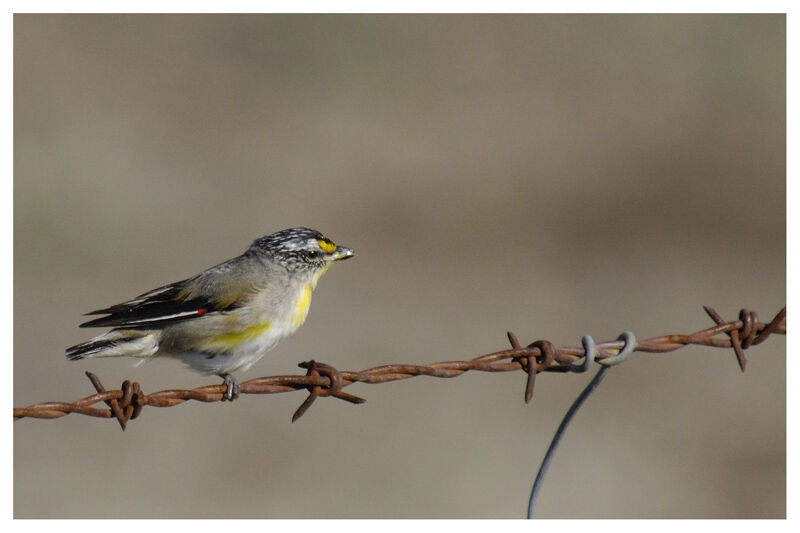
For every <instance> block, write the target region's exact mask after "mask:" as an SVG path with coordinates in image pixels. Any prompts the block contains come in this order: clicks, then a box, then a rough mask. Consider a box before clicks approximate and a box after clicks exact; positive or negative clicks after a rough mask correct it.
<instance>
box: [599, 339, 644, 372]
mask: <svg viewBox="0 0 800 533" xmlns="http://www.w3.org/2000/svg"><path fill="white" fill-rule="evenodd" d="M617 340H618V341H625V345H624V346H623V347H622V349H621V350H620V351H619V353H617V355H615V356H613V357H606V358H605V359H598V360H597V362H598V363H600V364H601V365H603V366H614V365H618V364H620V363H621V362H622V361H624V360H625V359H627V358H628V356H629V355H630V354H632V353H633V352H634V350H636V335H634V334H633V332H632V331H624V332H623V333H621V334H620V336H619V337H617Z"/></svg>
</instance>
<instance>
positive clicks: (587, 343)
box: [528, 331, 636, 518]
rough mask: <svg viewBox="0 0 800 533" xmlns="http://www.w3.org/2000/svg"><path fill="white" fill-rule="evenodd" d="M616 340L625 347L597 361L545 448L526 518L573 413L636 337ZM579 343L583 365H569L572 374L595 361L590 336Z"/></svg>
mask: <svg viewBox="0 0 800 533" xmlns="http://www.w3.org/2000/svg"><path fill="white" fill-rule="evenodd" d="M617 340H621V341H625V345H624V346H623V347H622V349H621V350H620V351H619V353H618V354H617V355H615V356H613V357H607V358H605V359H598V360H597V362H598V363H600V364H601V367H600V370H598V371H597V374H595V376H594V378H592V381H590V382H589V384H588V385H586V388H585V389H583V391H582V392H581V393H580V394H579V395H578V397H577V398H576V399H575V401H574V402H573V404H572V405H571V406H570V408H569V410H568V411H567V414H566V415H564V418H563V420H561V424H560V425H559V426H558V429H557V430H556V434H555V435H553V440H552V441H551V442H550V447H549V448H547V453H545V455H544V459H542V464H541V466H540V467H539V472H537V474H536V479H535V480H534V482H533V487H532V488H531V496H530V498H529V500H528V518H534V517H535V516H536V502H537V500H538V499H539V491H540V490H541V488H542V484H543V483H544V477H545V475H546V474H547V470H548V468H550V463H551V462H552V460H553V456H554V455H555V453H556V449H558V444H559V443H560V442H561V437H563V436H564V432H565V431H566V430H567V426H568V425H569V423H570V421H571V420H572V418H573V417H574V416H575V413H577V412H578V409H580V408H581V405H583V402H585V401H586V399H587V398H588V397H589V395H591V394H592V392H593V391H594V390H595V389H596V388H597V386H598V385H599V384H600V382H601V381H603V377H605V375H606V373H607V372H608V371H609V370H611V367H612V366H613V365H616V364H619V363H621V362H622V361H624V360H625V359H626V358H627V357H628V356H629V355H630V354H632V353H633V351H634V350H635V349H636V336H635V335H634V334H633V333H632V332H630V331H626V332H624V333H622V334H621V335H620V336H619V337H617ZM581 341H582V342H583V350H584V352H585V353H586V357H585V359H584V360H583V363H581V364H575V363H572V364H571V365H570V368H571V369H572V371H573V372H586V371H587V370H588V369H589V367H590V366H591V365H592V362H593V361H594V360H595V355H597V346H596V344H595V342H594V339H593V338H592V337H591V336H589V335H584V336H583V339H582V340H581Z"/></svg>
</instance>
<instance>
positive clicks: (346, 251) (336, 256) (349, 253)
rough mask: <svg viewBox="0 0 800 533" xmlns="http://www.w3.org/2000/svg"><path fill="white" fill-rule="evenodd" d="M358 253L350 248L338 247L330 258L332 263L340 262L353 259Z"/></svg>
mask: <svg viewBox="0 0 800 533" xmlns="http://www.w3.org/2000/svg"><path fill="white" fill-rule="evenodd" d="M354 255H356V253H355V252H354V251H353V250H351V249H350V248H345V247H344V246H337V247H336V250H335V251H334V252H333V253H332V254H331V255H330V256H329V257H330V258H331V261H339V260H340V259H348V258H350V257H353V256H354Z"/></svg>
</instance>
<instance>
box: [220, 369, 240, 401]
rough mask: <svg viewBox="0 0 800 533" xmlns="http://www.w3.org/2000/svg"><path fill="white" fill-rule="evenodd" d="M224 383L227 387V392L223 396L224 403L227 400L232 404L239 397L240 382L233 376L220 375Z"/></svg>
mask: <svg viewBox="0 0 800 533" xmlns="http://www.w3.org/2000/svg"><path fill="white" fill-rule="evenodd" d="M220 377H221V378H222V380H223V381H222V382H223V384H224V385H225V392H224V393H223V394H222V401H223V402H224V401H225V400H227V401H229V402H232V401H233V400H235V399H237V398H238V397H239V394H240V393H241V387H240V386H239V381H238V380H237V379H236V378H235V377H233V374H220Z"/></svg>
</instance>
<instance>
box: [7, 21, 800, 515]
mask: <svg viewBox="0 0 800 533" xmlns="http://www.w3.org/2000/svg"><path fill="white" fill-rule="evenodd" d="M785 59H786V56H785V18H784V17H783V16H781V15H774V16H773V15H770V16H758V15H749V16H713V15H712V16H702V15H692V16H677V15H669V16H658V15H654V16H625V15H615V16H599V15H593V16H578V15H564V16H560V15H546V16H538V15H504V16H334V15H330V16H284V15H281V16H270V15H264V16H253V15H241V16H239V15H237V16H214V15H208V16H189V15H172V16H170V15H161V16H144V15H137V16H123V15H111V16H106V15H80V16H65V15H58V16H51V15H17V16H16V17H15V18H14V131H15V142H14V156H15V157H14V159H15V161H14V165H15V172H14V174H15V176H14V177H15V179H14V221H15V224H14V267H15V280H14V334H15V335H14V405H15V406H25V405H29V404H32V403H37V402H41V401H47V400H63V401H73V400H76V399H78V398H82V397H84V396H87V395H89V394H91V393H92V391H93V389H92V387H91V385H90V383H89V382H88V380H87V379H86V377H85V376H84V371H86V370H90V371H92V372H94V373H96V374H97V375H98V376H99V377H100V378H101V379H102V381H103V383H104V384H105V386H106V387H107V388H118V387H119V384H120V383H121V382H122V381H123V379H132V380H136V381H138V382H139V383H141V386H142V388H143V390H144V391H145V392H155V391H157V390H162V389H167V388H192V387H196V386H200V385H204V384H211V383H218V382H219V380H218V379H217V378H215V377H210V378H209V377H203V376H201V375H199V374H194V373H192V372H189V371H187V370H185V369H184V368H183V367H182V365H180V364H179V363H177V362H175V361H170V360H166V361H165V360H157V361H154V362H152V363H149V364H146V365H143V366H141V367H138V368H133V367H132V361H131V360H129V359H105V360H85V361H81V362H77V363H71V362H68V361H66V360H65V358H64V355H63V354H64V348H65V347H67V346H70V345H72V344H76V343H78V342H81V341H83V340H86V339H88V338H89V337H90V336H92V335H94V334H99V333H100V332H101V331H100V330H85V329H79V328H78V324H79V323H81V321H82V320H83V317H82V316H81V315H82V313H84V312H87V311H89V310H92V309H96V308H98V307H104V306H107V305H110V304H114V303H117V302H119V301H122V300H125V299H128V298H130V297H133V296H135V295H137V294H140V293H142V292H144V291H146V290H149V289H152V288H154V287H157V286H160V285H163V284H165V283H167V282H172V281H176V280H180V279H183V278H185V277H187V276H190V275H192V274H195V273H197V272H199V271H200V270H202V269H205V268H207V267H209V266H212V265H214V264H217V263H219V262H221V261H223V260H225V259H228V258H230V257H232V256H235V255H238V254H239V253H241V252H243V251H244V250H245V249H246V248H247V246H248V245H249V244H250V242H251V241H252V240H253V239H255V238H257V237H259V236H261V235H263V234H268V233H272V232H274V231H277V230H280V229H283V228H287V227H292V226H299V225H304V226H309V227H312V228H316V229H319V230H321V231H322V232H324V233H325V234H327V235H328V236H329V237H331V238H332V239H334V240H336V241H337V242H339V243H341V244H344V245H346V246H350V247H352V248H354V249H356V250H357V252H358V254H359V255H358V257H357V258H356V259H354V260H352V261H348V262H346V263H341V264H337V265H336V266H335V267H334V268H332V269H331V270H330V272H329V273H328V274H326V276H325V277H324V278H323V279H322V281H321V282H320V285H319V287H318V288H317V290H316V291H315V294H314V302H313V305H312V307H311V312H310V314H309V317H308V320H307V321H306V324H305V326H304V327H303V328H302V329H301V330H300V331H299V332H298V334H297V335H295V336H294V337H292V338H290V339H287V340H285V341H284V342H283V343H281V344H280V346H278V348H276V349H275V350H273V351H272V352H270V353H269V354H268V355H267V356H266V357H264V358H263V359H262V360H261V361H260V362H259V363H258V364H256V365H255V366H254V367H253V368H252V369H250V371H248V372H246V373H244V374H240V375H239V378H240V379H242V380H245V379H250V378H254V377H258V376H265V375H279V374H294V373H302V372H304V371H302V370H300V369H298V368H297V366H296V365H297V363H298V362H300V361H304V360H308V359H311V358H314V359H317V360H320V361H324V362H326V363H328V364H331V365H334V366H336V367H337V368H339V369H342V370H360V369H364V368H368V367H373V366H377V365H381V364H388V363H419V364H423V363H430V362H434V361H441V360H453V359H467V358H471V357H474V356H477V355H481V354H484V353H487V352H492V351H496V350H501V349H505V348H506V347H507V340H506V335H505V332H506V331H507V330H512V331H514V332H516V333H517V335H518V336H519V337H520V340H521V341H522V342H524V343H529V342H531V341H533V340H536V339H548V340H550V341H552V342H553V343H555V344H556V345H557V346H579V345H580V338H581V336H582V335H583V334H587V333H590V334H592V335H594V336H595V338H596V339H597V340H598V341H604V340H613V339H614V338H616V336H617V335H618V334H619V333H620V332H621V331H623V330H628V329H629V330H632V331H634V332H636V334H637V335H638V337H639V338H640V339H645V338H648V337H653V336H657V335H663V334H670V333H690V332H693V331H697V330H699V329H703V328H706V327H709V326H710V325H712V323H711V321H710V320H709V319H708V318H707V317H706V315H705V313H704V312H703V310H702V305H703V304H705V305H709V306H711V307H714V308H716V309H717V310H718V311H719V312H720V313H721V314H722V315H723V316H724V317H725V318H726V319H733V318H735V317H736V316H737V314H738V312H739V309H740V308H742V307H747V308H750V309H754V310H756V311H758V312H759V313H760V315H761V318H762V320H763V321H768V320H769V319H771V318H772V316H773V315H774V314H775V313H776V312H777V311H778V310H779V309H780V308H781V307H782V306H783V305H784V304H785V285H786V277H785V238H786V230H785V216H786V211H785V196H784V191H785V157H786V151H785V111H786V105H785V99H786V93H785ZM748 356H749V361H750V362H749V365H748V367H747V372H746V373H744V374H742V373H741V372H740V371H739V368H738V366H737V364H736V362H735V357H734V354H733V352H732V351H730V350H719V349H711V348H701V347H690V348H688V349H684V350H680V351H678V352H675V353H672V354H664V355H647V354H637V355H635V356H633V357H631V358H630V359H629V360H628V361H626V362H625V364H623V365H621V366H619V367H617V368H615V369H614V370H613V371H612V372H611V373H610V374H609V375H608V376H607V377H606V379H605V381H604V382H603V384H602V385H601V386H600V388H599V389H598V391H597V392H596V393H595V395H594V396H593V397H592V398H591V399H590V400H589V401H588V403H587V405H586V406H585V407H584V408H583V410H582V411H581V412H580V413H579V414H578V416H577V418H576V419H575V420H574V421H573V425H572V426H571V427H570V430H569V431H568V432H567V434H566V436H565V438H564V441H563V444H562V446H561V448H560V450H559V451H558V454H557V455H556V458H555V461H554V463H553V464H552V466H551V469H550V473H549V475H548V479H547V480H546V482H545V485H544V488H543V490H542V493H541V499H540V502H539V510H538V516H539V517H542V518H548V517H559V518H582V517H595V518H600V517H654V518H664V517H695V518H700V517H717V518H723V517H724V518H734V517H751V518H756V517H771V518H778V517H784V516H785V514H786V508H785V496H786V493H785V487H786V474H785V466H786V446H785V437H786V427H785V417H786V403H785V393H786V388H785V378H786V373H785V341H784V338H783V337H779V336H775V337H772V338H770V339H769V340H768V341H767V342H765V343H764V344H762V345H760V346H757V347H753V348H752V349H751V350H749V351H748ZM589 379H590V376H589V375H587V374H583V375H578V374H570V375H561V374H543V375H541V376H540V378H539V379H538V380H537V385H536V394H535V396H534V399H533V402H532V403H531V404H530V405H525V404H524V403H523V389H524V382H525V377H524V374H523V373H522V372H511V373H505V374H479V373H470V374H467V375H464V376H462V377H459V378H457V379H452V380H437V379H434V378H424V377H423V378H416V379H412V380H406V381H401V382H395V383H391V384H384V385H381V386H370V385H354V386H352V387H350V388H349V389H348V392H351V393H353V394H357V395H360V396H363V397H365V398H366V399H367V402H366V403H365V404H363V405H360V406H354V405H350V404H347V403H345V402H341V401H336V400H332V399H321V400H319V401H318V402H317V403H316V404H315V405H314V406H313V407H312V408H311V410H310V411H309V412H308V413H307V414H306V415H305V416H304V417H303V418H302V419H300V420H299V421H298V422H297V423H294V424H291V423H290V417H291V415H292V413H293V411H294V409H295V408H296V407H297V406H298V405H299V404H300V403H301V402H302V401H303V399H304V398H305V396H306V394H305V393H290V394H278V395H270V396H263V397H261V396H243V397H242V399H240V400H239V401H237V402H236V403H234V404H228V403H224V404H223V403H216V404H201V403H186V404H183V405H180V406H177V407H173V408H170V409H157V408H148V409H145V410H144V411H143V412H142V415H141V416H140V418H139V419H137V420H135V421H133V422H131V423H130V424H129V426H128V430H127V431H126V432H125V433H123V432H121V431H120V429H119V427H118V425H117V423H116V422H115V421H110V420H102V419H94V418H88V417H84V416H79V415H70V416H68V417H64V418H60V419H57V420H50V421H42V420H33V419H29V420H21V421H18V422H16V423H15V424H14V512H15V516H16V517H17V518H34V517H41V518H50V517H142V518H144V517H154V518H159V517H162V518H163V517H176V518H204V517H218V518H229V517H242V518H469V517H474V518H521V517H523V516H524V514H525V509H526V505H527V500H528V495H529V491H530V487H531V483H532V481H533V478H534V476H535V474H536V470H537V468H538V466H539V462H540V460H541V458H542V456H543V455H544V452H545V450H546V448H547V445H548V444H549V441H550V439H551V438H552V435H553V432H554V430H555V429H556V427H557V425H558V423H559V421H560V420H561V417H562V416H563V414H564V412H565V411H566V409H567V408H568V406H569V404H570V403H571V402H572V401H573V399H574V398H575V396H576V395H577V394H578V393H579V391H580V390H581V389H582V388H583V387H584V386H585V384H586V383H587V382H588V381H589Z"/></svg>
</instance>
